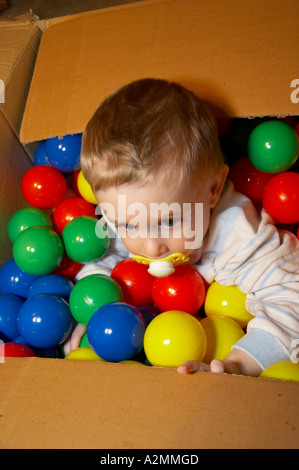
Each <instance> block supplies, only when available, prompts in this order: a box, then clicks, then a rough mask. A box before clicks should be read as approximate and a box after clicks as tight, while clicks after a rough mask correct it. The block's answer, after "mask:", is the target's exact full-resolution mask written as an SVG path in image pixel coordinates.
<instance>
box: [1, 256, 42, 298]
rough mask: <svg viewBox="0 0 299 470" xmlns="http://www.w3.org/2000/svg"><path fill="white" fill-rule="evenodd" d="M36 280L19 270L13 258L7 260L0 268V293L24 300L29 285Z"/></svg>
mask: <svg viewBox="0 0 299 470" xmlns="http://www.w3.org/2000/svg"><path fill="white" fill-rule="evenodd" d="M38 278H39V276H33V275H32V274H28V273H26V272H25V271H23V270H22V269H21V268H19V266H18V265H17V264H16V262H15V260H14V259H13V258H12V259H9V260H8V261H6V263H4V264H3V265H2V266H1V268H0V292H1V293H2V294H14V295H18V296H19V297H24V298H26V297H27V296H28V291H29V288H30V286H31V284H32V283H33V282H34V281H36V280H37V279H38Z"/></svg>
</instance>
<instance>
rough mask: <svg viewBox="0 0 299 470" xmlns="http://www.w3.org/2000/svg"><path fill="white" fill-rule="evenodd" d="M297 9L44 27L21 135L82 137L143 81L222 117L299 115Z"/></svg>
mask: <svg viewBox="0 0 299 470" xmlns="http://www.w3.org/2000/svg"><path fill="white" fill-rule="evenodd" d="M298 17H299V2H298V1H297V0H285V1H284V2H281V0H267V1H260V0H250V1H248V2H240V1H239V0H227V1H226V2H223V1H222V0H209V1H208V2H207V1H205V0H188V1H186V0H160V1H157V0H152V1H144V2H139V3H133V4H129V5H125V6H121V7H115V8H108V9H103V10H98V11H92V12H88V13H82V14H77V15H74V16H72V17H67V18H66V20H65V21H62V20H61V19H60V20H59V22H58V23H56V24H55V21H54V22H51V21H50V22H49V26H48V27H47V28H46V30H45V32H44V33H43V37H42V41H41V45H40V49H39V53H38V58H37V63H36V67H35V72H34V76H33V80H32V85H31V89H30V93H29V97H28V101H27V106H26V110H25V115H24V119H23V123H22V128H21V140H22V141H23V142H30V141H36V140H41V139H44V138H47V137H53V136H56V135H64V134H72V133H78V132H81V131H82V130H83V129H84V128H85V126H86V123H87V121H88V119H89V118H90V117H91V115H92V113H93V111H94V110H95V108H96V107H97V106H98V104H99V102H100V101H101V100H102V99H103V98H104V97H105V96H106V95H107V94H109V93H110V92H112V91H113V90H115V89H117V88H119V87H120V86H122V85H124V84H126V83H128V82H130V81H132V80H135V79H138V78H143V77H157V78H166V79H170V80H175V81H178V82H180V83H182V84H183V85H185V86H187V87H189V88H190V89H192V90H194V91H195V92H196V93H197V94H199V95H201V96H203V97H204V98H205V99H207V100H209V101H211V102H212V103H213V104H215V105H216V106H217V107H219V108H221V109H223V110H224V112H225V113H227V114H228V115H230V116H257V115H287V114H290V115H292V114H298V107H299V104H298V103H293V102H292V101H291V93H292V91H293V89H292V88H291V82H292V81H293V80H294V79H296V78H299V77H298V76H297V75H298V51H297V47H296V44H297V43H298V38H299V29H298Z"/></svg>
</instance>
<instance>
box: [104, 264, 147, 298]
mask: <svg viewBox="0 0 299 470" xmlns="http://www.w3.org/2000/svg"><path fill="white" fill-rule="evenodd" d="M111 277H112V279H114V281H116V282H117V284H118V285H119V286H120V288H121V290H122V293H123V296H124V301H125V302H126V303H128V304H130V305H149V304H151V303H152V302H153V299H152V286H153V282H154V277H153V276H152V275H151V274H149V272H148V266H147V265H145V264H140V263H137V261H134V260H133V259H130V258H129V259H125V260H123V261H121V262H120V263H118V264H117V265H116V266H115V267H114V268H113V270H112V273H111Z"/></svg>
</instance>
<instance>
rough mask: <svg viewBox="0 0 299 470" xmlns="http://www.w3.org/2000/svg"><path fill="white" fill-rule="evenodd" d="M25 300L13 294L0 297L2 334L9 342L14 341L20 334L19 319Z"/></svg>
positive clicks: (0, 330) (0, 326) (0, 327)
mask: <svg viewBox="0 0 299 470" xmlns="http://www.w3.org/2000/svg"><path fill="white" fill-rule="evenodd" d="M23 303H24V299H21V297H18V296H17V295H13V294H1V295H0V332H1V336H2V337H3V335H5V337H6V338H7V340H12V339H13V338H15V337H16V336H18V334H19V329H18V324H17V318H18V313H19V310H20V308H21V307H22V305H23Z"/></svg>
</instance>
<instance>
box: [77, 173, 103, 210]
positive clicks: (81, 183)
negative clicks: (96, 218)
mask: <svg viewBox="0 0 299 470" xmlns="http://www.w3.org/2000/svg"><path fill="white" fill-rule="evenodd" d="M77 187H78V191H79V193H80V194H81V196H82V197H83V198H84V199H85V200H86V201H88V202H90V203H91V204H95V205H97V204H98V201H97V200H96V197H95V195H94V194H93V191H92V189H91V186H90V184H89V183H88V182H87V181H86V179H85V178H84V176H83V173H82V170H80V172H79V174H78V178H77Z"/></svg>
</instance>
